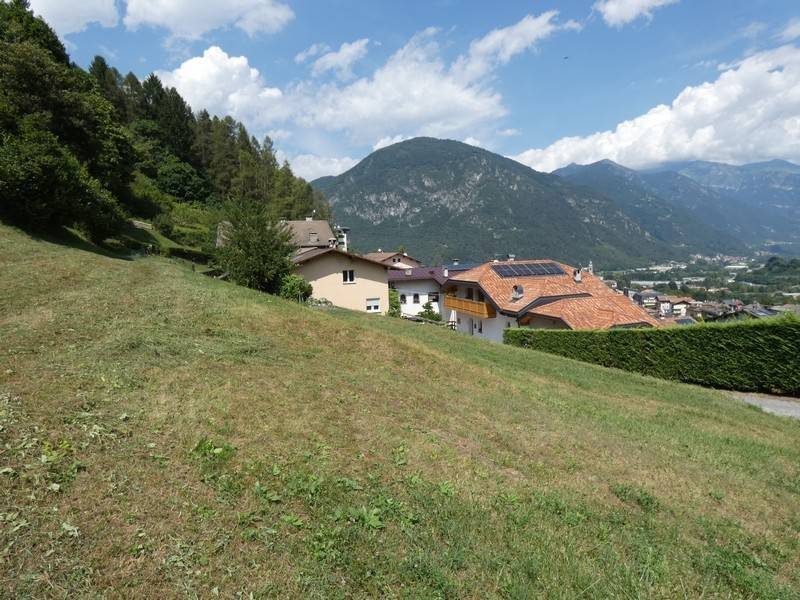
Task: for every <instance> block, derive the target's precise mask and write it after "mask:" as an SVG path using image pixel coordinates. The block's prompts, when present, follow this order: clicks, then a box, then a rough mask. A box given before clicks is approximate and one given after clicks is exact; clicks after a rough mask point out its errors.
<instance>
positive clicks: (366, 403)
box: [0, 226, 800, 598]
mask: <svg viewBox="0 0 800 600" xmlns="http://www.w3.org/2000/svg"><path fill="white" fill-rule="evenodd" d="M76 246H78V244H72V245H64V244H56V243H53V242H50V241H43V240H39V239H34V238H30V237H28V236H27V235H25V234H23V233H21V232H19V231H17V230H15V229H12V228H9V227H4V226H0V596H4V597H23V598H24V597H37V598H39V597H67V596H69V597H75V596H81V597H103V596H108V597H120V596H121V597H131V598H134V597H135V598H143V597H159V598H169V597H217V596H219V597H228V598H232V597H244V598H247V597H254V598H268V597H302V598H354V597H355V598H362V597H398V598H487V597H502V598H532V597H550V598H579V597H586V598H675V597H679V598H680V597H682V598H698V597H723V598H798V597H800V422H799V421H792V420H789V419H784V418H780V417H775V416H771V415H768V414H765V413H763V412H761V411H759V410H757V409H754V408H751V407H748V406H745V405H744V404H740V403H738V402H735V401H732V400H730V399H729V398H728V396H726V395H725V394H724V393H722V392H715V391H709V390H705V389H701V388H697V387H692V386H687V385H682V384H676V383H672V382H667V381H661V380H656V379H652V378H647V377H643V376H639V375H634V374H630V373H624V372H621V371H614V370H609V369H604V368H602V367H597V366H593V365H588V364H582V363H578V362H575V361H571V360H567V359H563V358H559V357H556V356H551V355H546V354H542V353H538V352H532V351H530V350H525V349H517V348H511V347H504V346H500V345H495V344H491V343H488V342H483V341H481V340H475V339H472V338H469V337H467V336H461V335H458V334H456V333H454V332H450V331H447V330H443V329H439V328H434V327H429V326H419V325H416V324H412V323H408V322H403V321H400V320H394V319H389V318H385V317H378V316H371V315H369V316H368V315H361V314H355V313H350V312H347V311H342V310H320V309H310V308H306V307H303V306H298V305H296V304H293V303H290V302H286V301H283V300H280V299H278V298H275V297H272V296H268V295H265V294H261V293H258V292H254V291H251V290H247V289H243V288H239V287H236V286H234V285H231V284H228V283H224V282H220V281H215V280H212V279H209V278H206V277H204V276H202V275H201V274H200V273H194V272H192V270H191V267H190V266H189V265H188V264H186V263H181V262H179V261H170V260H167V259H164V258H160V257H147V258H137V259H135V260H127V259H122V258H116V257H114V256H113V255H110V254H109V253H107V252H101V251H99V250H98V251H93V250H94V249H93V248H92V247H91V246H89V245H88V244H84V245H83V246H82V247H76Z"/></svg>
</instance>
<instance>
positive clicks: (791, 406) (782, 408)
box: [733, 393, 800, 419]
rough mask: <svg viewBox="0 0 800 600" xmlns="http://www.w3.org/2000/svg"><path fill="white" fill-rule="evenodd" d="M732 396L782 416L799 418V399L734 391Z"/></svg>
mask: <svg viewBox="0 0 800 600" xmlns="http://www.w3.org/2000/svg"><path fill="white" fill-rule="evenodd" d="M733 397H734V398H736V399H738V400H741V401H742V402H747V403H748V404H753V405H755V406H760V407H761V408H762V409H764V411H766V412H768V413H772V414H773V415H780V416H782V417H792V418H794V419H800V399H796V398H786V397H784V396H770V395H768V394H745V393H734V394H733Z"/></svg>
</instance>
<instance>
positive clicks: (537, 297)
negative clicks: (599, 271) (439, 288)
mask: <svg viewBox="0 0 800 600" xmlns="http://www.w3.org/2000/svg"><path fill="white" fill-rule="evenodd" d="M554 262H555V264H556V265H558V266H559V267H561V269H562V270H563V271H564V274H563V275H536V276H530V277H500V276H499V275H498V274H497V273H496V272H495V271H494V270H493V269H492V267H493V266H497V265H504V264H512V265H513V264H519V263H554ZM573 271H574V268H573V267H571V266H569V265H566V264H563V263H559V262H556V261H552V260H524V261H523V260H516V261H499V262H489V263H484V264H482V265H479V266H477V267H475V268H474V269H471V270H469V271H465V272H463V273H458V274H455V275H453V276H452V277H450V279H449V280H448V281H449V282H452V283H474V284H476V285H478V286H479V287H480V288H481V289H482V290H483V292H484V293H485V294H486V295H487V296H488V297H489V299H490V300H491V301H492V303H493V304H494V305H495V306H496V307H497V308H498V309H499V310H500V311H501V312H503V313H506V314H511V315H515V316H519V317H522V316H524V315H541V316H544V317H549V318H554V319H560V320H561V321H563V322H564V323H565V324H566V325H567V326H568V327H570V328H571V329H607V328H610V327H620V326H624V325H638V324H645V325H650V326H653V327H657V326H658V321H656V320H655V319H654V318H653V317H651V316H650V315H649V314H648V313H647V312H646V311H645V310H644V309H643V308H641V307H639V306H638V305H636V304H634V303H633V302H632V301H631V300H630V299H629V298H627V297H626V296H624V295H622V294H617V293H616V292H614V291H613V290H611V289H609V287H608V286H607V285H605V283H603V281H602V280H601V279H600V278H598V277H595V276H594V275H592V274H590V273H588V272H583V273H582V274H581V275H582V277H581V279H582V280H581V281H580V282H576V281H575V280H574V279H573V276H572V273H573ZM514 286H522V297H521V298H519V299H518V300H514V299H513V298H512V291H513V288H514Z"/></svg>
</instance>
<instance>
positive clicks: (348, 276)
mask: <svg viewBox="0 0 800 600" xmlns="http://www.w3.org/2000/svg"><path fill="white" fill-rule="evenodd" d="M355 281H356V272H355V271H353V269H350V270H344V271H342V283H355Z"/></svg>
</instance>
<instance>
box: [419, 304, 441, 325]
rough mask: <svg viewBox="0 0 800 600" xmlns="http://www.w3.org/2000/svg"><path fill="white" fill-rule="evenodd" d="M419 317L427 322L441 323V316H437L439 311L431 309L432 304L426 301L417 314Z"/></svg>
mask: <svg viewBox="0 0 800 600" xmlns="http://www.w3.org/2000/svg"><path fill="white" fill-rule="evenodd" d="M418 316H420V317H422V318H423V319H428V321H441V320H442V315H440V314H439V311H438V310H436V309H435V308H433V303H432V302H431V301H430V300H428V301H427V302H426V303H425V304H423V305H422V310H421V311H420V312H419V315H418Z"/></svg>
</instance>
